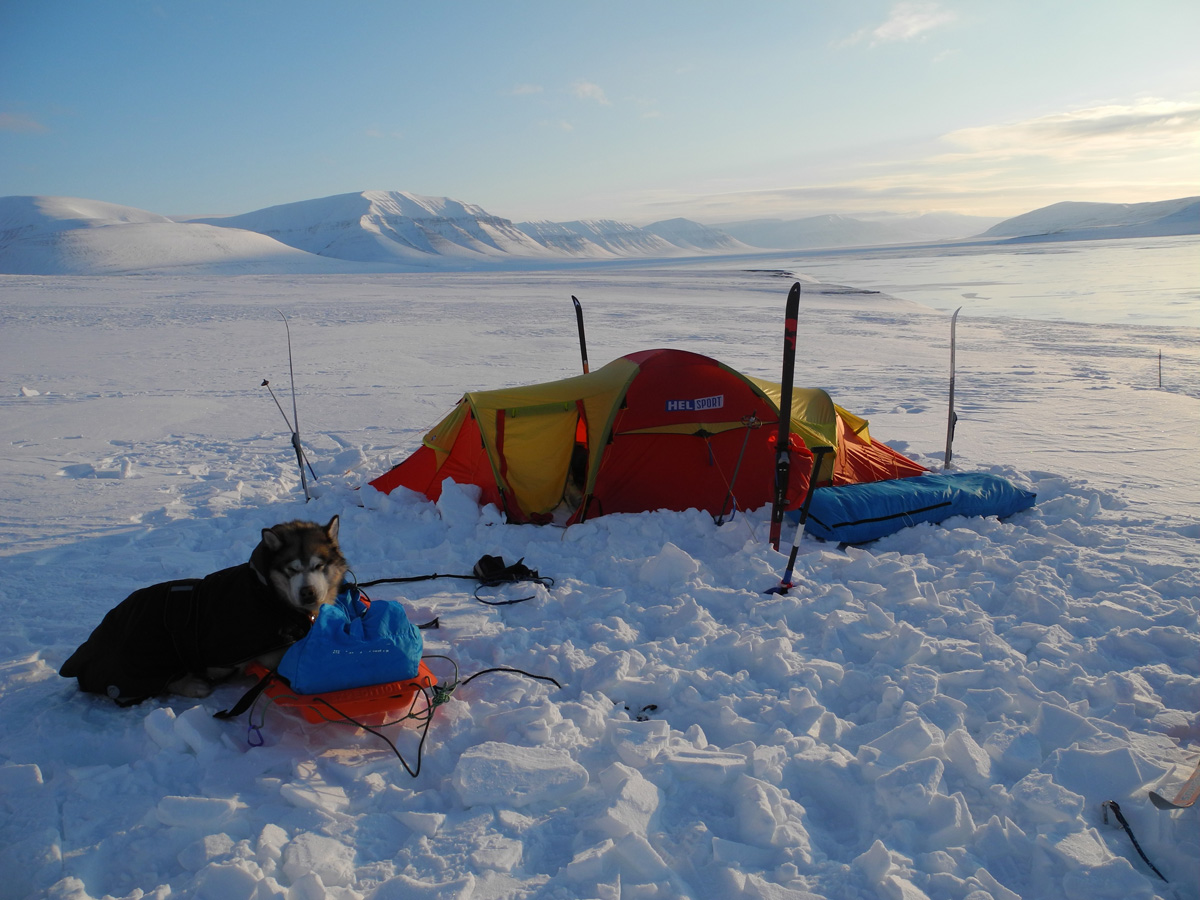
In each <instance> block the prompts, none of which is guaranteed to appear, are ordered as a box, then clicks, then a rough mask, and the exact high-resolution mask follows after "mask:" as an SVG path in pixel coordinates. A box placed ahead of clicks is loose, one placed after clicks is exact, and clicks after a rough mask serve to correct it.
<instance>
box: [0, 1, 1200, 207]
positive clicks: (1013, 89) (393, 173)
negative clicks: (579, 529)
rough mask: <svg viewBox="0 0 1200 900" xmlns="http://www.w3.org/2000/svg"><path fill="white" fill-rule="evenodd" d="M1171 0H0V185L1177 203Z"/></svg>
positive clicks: (822, 203) (525, 201) (712, 202)
mask: <svg viewBox="0 0 1200 900" xmlns="http://www.w3.org/2000/svg"><path fill="white" fill-rule="evenodd" d="M1198 37H1200V4H1198V3H1196V2H1194V0H1141V2H1138V3H1136V4H1135V3H1130V2H1129V0H1053V2H1046V0H1005V2H1003V3H996V2H975V0H961V2H956V0H944V2H925V0H904V2H891V0H856V2H854V3H840V2H832V0H830V2H817V0H792V2H765V0H752V2H747V0H732V2H709V0H656V2H644V0H637V2H630V0H603V2H592V0H573V2H561V0H552V2H542V0H510V2H495V0H489V2H476V0H458V2H436V3H435V2H421V3H417V2H399V0H397V2H367V0H360V2H350V3H346V2H332V0H329V2H317V0H284V2H279V0H253V2H247V0H232V2H227V0H204V2H192V0H189V2H182V0H178V2H169V0H157V2H149V0H122V2H118V0H95V2H84V0H3V2H0V196H11V195H28V194H33V195H54V196H72V197H86V198H88V199H93V200H102V201H106V202H111V203H119V204H123V205H127V206H134V207H138V208H141V209H147V210H150V211H153V212H156V213H160V214H164V215H217V214H236V213H243V212H249V211H251V210H256V209H261V208H263V207H267V206H273V205H276V204H281V203H290V202H295V201H299V200H308V199H314V198H318V197H325V196H330V195H334V194H342V193H350V192H357V191H364V190H402V191H410V192H412V193H415V194H421V195H427V196H437V197H440V196H447V197H452V198H454V199H456V200H461V201H464V202H467V203H474V204H478V205H480V206H482V207H483V208H484V209H485V210H486V211H487V212H489V213H491V214H493V215H497V216H502V217H504V218H507V219H511V220H513V221H517V222H520V221H534V220H550V221H568V220H573V219H589V218H590V219H594V218H612V219H619V220H622V221H628V222H631V223H633V224H638V225H645V224H649V223H651V222H655V221H660V220H663V219H670V218H674V217H677V216H683V217H686V218H690V219H694V220H696V221H699V222H704V223H706V224H719V223H721V222H732V221H743V220H748V219H757V218H782V219H793V218H802V217H805V216H811V215H821V214H827V213H838V214H847V215H855V216H864V217H870V216H877V215H883V214H912V213H919V212H931V211H953V212H960V213H966V214H973V215H985V216H1000V217H1006V216H1011V215H1017V214H1020V213H1023V212H1026V211H1028V210H1031V209H1036V208H1038V207H1041V206H1046V205H1049V204H1051V203H1056V202H1059V201H1063V200H1090V201H1102V202H1120V203H1135V202H1143V201H1150V200H1165V199H1172V198H1176V197H1184V196H1191V195H1195V194H1200V152H1198V151H1200V53H1197V52H1196V41H1197V38H1198Z"/></svg>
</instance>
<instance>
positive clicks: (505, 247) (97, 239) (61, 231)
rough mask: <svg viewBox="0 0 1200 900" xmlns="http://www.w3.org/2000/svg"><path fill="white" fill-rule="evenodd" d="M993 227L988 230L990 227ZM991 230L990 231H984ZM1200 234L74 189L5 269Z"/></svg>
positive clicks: (11, 246)
mask: <svg viewBox="0 0 1200 900" xmlns="http://www.w3.org/2000/svg"><path fill="white" fill-rule="evenodd" d="M989 225H991V226H993V227H991V228H990V229H988V230H987V231H984V229H985V228H987V226H989ZM981 231H983V234H982V235H980V232H981ZM1197 232H1200V198H1198V197H1185V198H1182V199H1179V200H1169V201H1162V202H1159V203H1138V204H1107V203H1057V204H1055V205H1053V206H1048V207H1045V208H1044V209H1040V210H1035V211H1033V212H1031V213H1026V214H1025V215H1023V216H1017V217H1015V218H1013V219H1009V220H1006V221H1005V222H1001V223H999V224H996V220H995V219H985V218H980V217H974V216H962V215H956V214H953V213H933V214H927V215H923V216H915V217H903V216H891V217H888V218H875V219H870V220H866V219H854V218H850V217H846V216H832V215H831V216H812V217H809V218H805V219H794V220H789V221H783V220H778V219H760V220H755V221H749V222H733V223H729V224H726V225H722V226H720V227H713V226H706V225H701V224H699V223H697V222H693V221H691V220H689V219H669V220H666V221H662V222H655V223H654V224H652V225H648V226H646V227H644V228H643V227H638V226H636V225H631V224H628V223H625V222H618V221H614V220H612V219H588V220H578V221H573V222H521V223H517V224H514V223H513V222H512V221H510V220H509V219H505V218H502V217H500V216H496V215H492V214H491V213H489V212H487V211H486V210H485V209H483V208H482V207H480V206H477V205H475V204H471V203H464V202H462V201H459V200H453V199H451V198H449V197H425V196H421V195H418V194H411V193H408V192H405V191H362V192H359V193H353V194H338V195H335V196H332V197H323V198H319V199H315V200H303V201H299V202H297V203H287V204H283V205H280V206H272V207H268V208H266V209H260V210H256V211H254V212H248V213H244V214H241V215H236V216H225V217H214V216H205V217H184V216H178V217H175V218H168V217H167V216H162V215H159V214H157V213H153V212H148V211H146V210H143V209H136V208H133V207H128V206H120V205H117V204H113V203H104V202H101V201H97V200H86V199H80V198H74V197H0V274H11V275H25V274H28V275H99V274H115V273H141V272H186V273H191V274H218V275H221V274H224V275H228V274H273V273H293V274H309V273H349V272H356V271H357V272H362V271H373V272H388V271H391V272H395V271H412V270H414V269H431V268H432V269H438V268H441V269H452V268H462V267H464V266H467V267H469V266H472V265H475V264H486V265H495V264H497V263H503V262H505V261H512V262H514V263H522V264H525V265H528V264H529V263H531V262H532V263H537V262H539V261H541V262H552V261H556V260H557V261H568V260H606V259H628V258H643V259H655V258H664V257H681V256H697V255H704V254H717V253H751V252H755V251H756V250H773V249H780V250H799V249H816V248H825V247H829V248H833V247H854V246H857V247H869V246H880V245H887V244H901V243H923V242H938V241H947V240H957V239H962V238H966V237H972V236H979V237H984V238H990V239H995V238H1001V239H1003V238H1015V239H1020V240H1088V239H1094V238H1106V237H1149V236H1156V235H1168V234H1194V233H1197Z"/></svg>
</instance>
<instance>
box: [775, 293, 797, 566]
mask: <svg viewBox="0 0 1200 900" xmlns="http://www.w3.org/2000/svg"><path fill="white" fill-rule="evenodd" d="M799 316H800V282H798V281H797V282H796V283H795V284H793V285H792V289H791V290H790V291H788V296H787V306H786V307H785V308H784V314H783V378H782V380H781V382H780V387H781V390H780V394H779V435H778V437H777V438H776V441H775V500H774V502H773V503H772V504H771V549H772V550H778V549H779V535H780V533H781V532H782V531H783V512H784V507H785V506H787V489H788V477H789V475H790V469H791V457H790V456H789V454H788V442H789V441H790V439H791V432H792V379H793V377H794V376H795V374H796V319H797V318H799Z"/></svg>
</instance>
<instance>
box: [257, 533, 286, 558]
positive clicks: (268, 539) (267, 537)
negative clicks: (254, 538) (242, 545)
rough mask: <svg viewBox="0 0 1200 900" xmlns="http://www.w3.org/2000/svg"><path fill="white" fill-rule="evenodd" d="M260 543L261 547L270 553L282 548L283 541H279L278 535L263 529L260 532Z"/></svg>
mask: <svg viewBox="0 0 1200 900" xmlns="http://www.w3.org/2000/svg"><path fill="white" fill-rule="evenodd" d="M262 543H263V546H264V547H266V548H267V549H268V550H270V551H271V552H272V553H274V552H275V551H276V550H278V549H279V548H280V547H282V546H283V541H282V540H281V539H280V537H279V535H277V534H276V533H275V532H274V531H272V530H271V529H270V528H264V529H263V530H262Z"/></svg>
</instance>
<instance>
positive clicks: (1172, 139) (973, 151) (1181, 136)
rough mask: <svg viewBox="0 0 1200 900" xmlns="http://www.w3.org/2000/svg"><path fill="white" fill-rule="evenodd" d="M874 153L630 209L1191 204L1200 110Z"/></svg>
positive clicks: (1113, 111)
mask: <svg viewBox="0 0 1200 900" xmlns="http://www.w3.org/2000/svg"><path fill="white" fill-rule="evenodd" d="M880 149H881V148H876V147H872V148H870V149H869V151H866V152H863V153H849V152H847V153H844V154H842V156H841V157H840V158H837V159H833V158H826V157H806V158H803V159H797V160H794V161H792V162H791V163H789V164H788V165H787V166H785V167H781V168H779V169H777V170H776V171H774V172H762V171H759V172H754V173H743V174H742V175H740V176H728V175H727V176H725V177H723V178H721V179H716V178H710V179H708V180H707V181H700V182H695V181H693V182H691V183H683V184H680V185H678V186H677V187H676V188H673V189H661V190H657V191H652V192H642V193H640V194H638V195H636V196H632V197H631V198H630V201H629V205H630V206H636V207H639V208H640V210H641V211H642V215H643V216H644V217H645V218H647V219H648V220H649V219H662V218H671V217H673V216H685V217H688V218H695V219H698V220H700V221H708V222H720V221H733V220H737V219H751V218H761V217H775V218H799V217H801V216H806V215H816V214H818V213H839V212H840V213H847V214H851V215H855V214H858V215H861V214H864V213H873V212H877V211H879V210H885V209H886V210H893V211H930V210H955V211H958V212H964V213H973V214H977V215H989V216H1010V215H1016V214H1017V213H1020V212H1025V211H1028V210H1031V209H1037V208H1039V207H1042V206H1047V205H1049V204H1051V203H1056V202H1058V201H1060V200H1090V201H1098V202H1112V203H1136V202H1142V201H1149V200H1163V199H1167V198H1170V197H1185V196H1191V195H1194V194H1195V193H1197V190H1196V175H1197V166H1196V160H1197V159H1200V154H1197V150H1198V149H1200V100H1197V101H1190V102H1188V101H1167V100H1161V99H1145V100H1139V101H1134V102H1128V103H1113V104H1104V105H1095V106H1091V107H1087V108H1082V109H1076V110H1068V111H1065V112H1059V113H1053V114H1049V115H1044V116H1036V117H1031V118H1028V119H1025V120H1021V121H1014V122H1008V123H1000V124H996V125H987V126H981V127H975V128H964V129H959V130H957V131H953V132H950V133H948V134H944V135H942V136H941V137H939V138H938V139H936V140H934V141H922V142H920V143H912V144H907V145H890V146H889V147H887V148H886V149H883V153H882V154H880V152H879V151H880ZM798 170H802V171H804V173H805V174H804V176H803V177H804V181H803V182H801V183H797V182H796V179H795V172H796V171H798Z"/></svg>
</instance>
